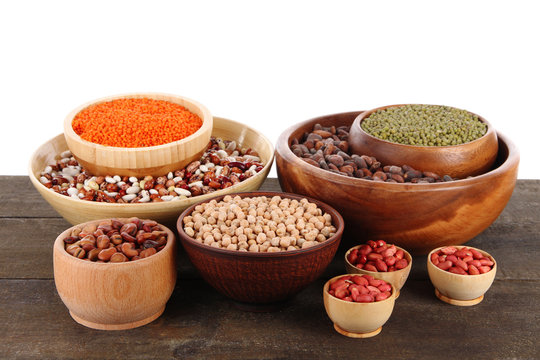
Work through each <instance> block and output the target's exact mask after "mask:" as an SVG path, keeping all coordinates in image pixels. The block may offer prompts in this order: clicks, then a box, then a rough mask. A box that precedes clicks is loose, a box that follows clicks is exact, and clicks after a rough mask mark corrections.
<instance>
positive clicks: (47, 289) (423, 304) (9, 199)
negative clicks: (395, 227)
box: [0, 176, 540, 360]
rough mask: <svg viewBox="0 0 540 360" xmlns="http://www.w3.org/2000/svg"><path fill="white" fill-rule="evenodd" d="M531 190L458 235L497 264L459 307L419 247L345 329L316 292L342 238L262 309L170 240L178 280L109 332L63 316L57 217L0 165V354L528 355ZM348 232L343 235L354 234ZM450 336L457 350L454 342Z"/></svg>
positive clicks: (539, 353) (534, 191)
mask: <svg viewBox="0 0 540 360" xmlns="http://www.w3.org/2000/svg"><path fill="white" fill-rule="evenodd" d="M278 188H279V185H278V182H277V180H276V179H267V181H266V182H265V183H264V184H263V186H262V187H261V190H266V191H275V190H277V189H278ZM539 193H540V180H518V182H517V185H516V189H515V191H514V193H513V195H512V198H511V199H510V202H509V203H508V205H507V206H506V208H505V209H504V211H503V212H502V214H501V215H500V216H499V218H498V219H497V220H496V221H495V222H494V223H493V224H492V225H491V226H490V227H489V228H488V229H487V230H486V231H484V232H483V233H481V234H480V235H478V236H477V237H475V238H474V239H473V240H471V241H470V242H469V243H468V244H467V245H470V246H474V247H477V248H480V249H484V250H486V251H488V252H489V253H490V254H491V255H493V256H494V257H495V258H496V259H497V262H498V266H499V268H498V270H497V276H496V279H495V281H494V283H493V285H492V286H491V288H490V290H489V292H488V293H487V294H486V298H485V299H484V300H483V301H482V303H480V304H478V305H476V306H473V307H470V308H463V307H457V306H451V305H448V304H445V303H443V302H442V301H440V300H438V299H437V298H436V296H435V294H434V288H433V286H432V285H431V283H430V280H429V278H428V274H427V269H426V256H414V261H413V268H412V270H411V273H410V275H409V279H408V280H407V282H406V284H405V286H404V287H403V289H402V291H401V295H400V297H399V299H397V301H396V303H395V307H394V310H393V312H392V316H391V317H390V319H389V320H388V322H387V323H386V324H385V325H384V327H383V330H382V332H381V333H380V334H379V335H377V336H375V337H373V338H370V339H358V340H354V339H349V338H347V337H345V336H342V335H340V334H338V333H337V332H336V331H335V330H334V328H333V326H332V322H331V321H330V319H329V318H328V316H327V315H326V313H325V310H324V306H323V299H322V294H321V291H322V286H323V285H324V283H325V282H326V280H328V279H330V278H332V277H334V276H337V275H340V274H343V273H344V272H345V268H344V261H343V256H344V254H345V251H346V250H347V249H348V248H349V247H347V246H344V244H343V241H342V245H340V248H339V249H338V253H337V254H336V256H335V257H334V260H333V261H332V263H331V264H330V265H329V266H328V268H327V269H326V271H325V272H324V273H323V275H322V276H321V277H320V278H319V279H317V280H315V281H314V282H313V283H312V284H311V285H309V286H308V287H307V288H305V289H304V290H303V291H301V292H299V293H298V294H297V295H296V296H295V297H294V298H293V299H292V300H291V301H290V302H289V303H288V305H287V306H286V307H284V308H283V309H282V310H281V311H278V312H272V313H251V312H243V311H240V310H238V309H237V308H236V307H235V306H234V305H233V304H232V302H231V301H229V300H228V299H227V298H226V297H225V296H224V295H222V294H220V293H219V292H217V291H215V290H214V289H213V288H212V287H211V286H210V285H208V284H207V283H206V282H205V281H203V280H202V279H201V278H200V276H199V275H198V273H197V272H196V271H195V269H194V268H193V266H192V265H191V264H190V263H189V260H188V258H187V256H186V255H185V252H184V251H183V250H182V249H179V254H178V256H179V257H178V260H179V264H178V271H179V273H178V281H177V283H176V287H175V290H174V291H173V294H172V296H171V298H170V300H169V302H168V304H167V307H166V309H165V312H164V313H163V315H162V316H160V317H159V318H158V319H157V320H155V321H154V322H152V323H150V324H148V325H145V326H143V327H140V328H137V329H132V330H123V331H117V332H114V333H110V332H104V331H97V330H92V329H89V328H86V327H84V326H81V325H79V324H77V323H76V322H75V321H73V320H72V318H71V317H70V316H69V313H68V311H67V308H66V307H65V306H64V304H63V303H62V301H61V299H60V297H59V296H58V294H57V292H56V289H55V285H54V280H52V276H53V272H52V244H53V242H54V239H55V238H56V236H57V235H58V234H59V233H60V232H61V231H63V230H64V229H66V228H67V227H69V223H67V222H66V221H65V220H63V219H62V218H60V217H59V216H58V215H57V214H56V213H51V209H50V207H48V205H47V204H46V202H45V201H44V200H43V199H42V198H41V196H40V195H39V194H38V193H37V191H36V190H34V189H33V188H32V186H30V182H29V181H28V180H27V177H24V176H0V200H1V201H0V247H1V248H2V251H0V306H1V307H2V311H1V312H0V332H2V334H3V340H2V341H1V342H0V358H2V359H7V358H9V359H44V358H45V359H52V358H54V359H74V358H85V359H104V358H107V359H126V358H130V359H148V358H152V359H171V358H182V359H209V358H221V359H239V358H248V359H249V358H251V359H253V358H257V359H289V358H298V359H304V358H309V359H320V358H329V357H332V358H345V359H346V358H355V355H354V354H357V353H361V354H362V357H364V358H372V359H374V358H381V357H386V358H396V357H399V358H404V359H405V358H406V359H409V358H420V359H422V358H428V359H433V358H440V357H441V356H440V354H444V358H445V359H458V360H461V359H463V352H466V353H468V354H474V358H475V359H538V358H540V349H539V347H538V344H537V343H538V341H537V337H538V335H537V334H538V331H540V328H539V324H538V320H537V319H538V317H539V316H540V301H539V299H540V280H539V279H540V264H539V262H538V261H537V259H538V258H539V257H540V246H539V244H540V215H539V214H540V197H539V196H538V194H539ZM13 194H17V195H13ZM17 200H19V201H17ZM51 216H54V217H56V218H55V219H50V217H51ZM350 236H351V238H350V239H349V240H348V241H349V242H351V243H353V244H355V245H356V244H358V243H359V240H358V238H357V237H356V236H355V234H354V233H353V234H350ZM344 240H345V239H344ZM36 278H37V279H36ZM449 329H459V331H449ZM456 344H459V346H460V349H461V350H462V351H463V352H456V351H455V349H456Z"/></svg>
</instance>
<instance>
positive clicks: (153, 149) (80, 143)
mask: <svg viewBox="0 0 540 360" xmlns="http://www.w3.org/2000/svg"><path fill="white" fill-rule="evenodd" d="M125 98H150V99H154V100H165V101H169V102H173V103H176V104H179V105H181V106H183V107H185V108H186V109H188V110H189V111H190V112H192V113H194V114H196V115H198V116H199V117H200V118H201V119H202V121H203V123H202V126H201V127H200V128H199V130H197V131H196V132H195V133H193V134H191V135H190V136H188V137H186V138H184V139H181V140H178V141H174V142H171V143H168V144H163V145H158V146H149V147H142V148H123V147H114V146H105V145H100V144H96V143H92V142H89V141H86V140H83V139H81V137H80V136H79V135H77V134H76V133H75V131H74V130H73V127H72V125H71V123H72V121H73V118H74V117H75V116H76V115H77V114H78V113H79V112H80V111H81V110H83V109H85V108H87V107H88V106H90V105H95V104H98V103H103V102H107V101H112V100H117V99H125ZM212 121H213V119H212V115H211V114H210V111H208V109H207V108H206V107H204V106H203V105H201V104H199V103H198V102H196V101H193V100H191V99H188V98H185V97H181V96H177V95H169V94H160V93H143V94H124V95H116V96H109V97H105V98H101V99H98V100H94V101H91V102H89V103H86V104H84V105H81V106H79V107H77V108H76V109H75V110H73V111H72V112H70V113H69V114H68V116H67V117H66V119H65V120H64V135H65V137H66V142H67V145H68V148H69V149H70V150H71V152H72V153H73V155H74V156H75V158H76V159H77V160H78V161H79V163H80V164H81V165H82V166H83V167H84V168H86V169H88V170H89V171H90V172H91V173H93V174H94V175H111V174H112V175H121V176H124V175H126V176H144V175H153V176H159V175H163V174H167V173H168V172H169V171H174V170H177V169H180V168H182V167H184V166H186V165H187V164H189V163H190V162H192V161H193V160H196V159H198V158H199V157H200V156H201V155H202V153H203V152H204V150H205V149H206V146H207V145H208V142H209V141H210V134H211V133H212Z"/></svg>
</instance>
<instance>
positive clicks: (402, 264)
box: [394, 259, 409, 270]
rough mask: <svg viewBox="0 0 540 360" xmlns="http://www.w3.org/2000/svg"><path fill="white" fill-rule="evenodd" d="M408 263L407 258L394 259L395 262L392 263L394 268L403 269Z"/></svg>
mask: <svg viewBox="0 0 540 360" xmlns="http://www.w3.org/2000/svg"><path fill="white" fill-rule="evenodd" d="M408 265H409V262H408V261H407V259H400V260H398V261H396V264H395V265H394V266H395V267H396V270H401V269H405V268H406V267H407V266H408Z"/></svg>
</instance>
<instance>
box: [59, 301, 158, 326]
mask: <svg viewBox="0 0 540 360" xmlns="http://www.w3.org/2000/svg"><path fill="white" fill-rule="evenodd" d="M163 311H165V306H163V307H162V308H161V309H159V311H158V312H157V313H155V314H154V315H151V316H149V317H147V318H145V319H142V320H138V321H133V322H128V323H124V324H101V323H95V322H92V321H88V320H85V319H83V318H81V317H79V316H77V315H75V314H74V313H72V312H71V311H70V312H69V314H70V315H71V317H72V318H73V320H75V321H76V322H78V323H79V324H81V325H84V326H86V327H89V328H91V329H96V330H127V329H134V328H136V327H140V326H143V325H146V324H148V323H151V322H152V321H154V320H156V319H157V318H158V317H159V316H160V315H161V314H163Z"/></svg>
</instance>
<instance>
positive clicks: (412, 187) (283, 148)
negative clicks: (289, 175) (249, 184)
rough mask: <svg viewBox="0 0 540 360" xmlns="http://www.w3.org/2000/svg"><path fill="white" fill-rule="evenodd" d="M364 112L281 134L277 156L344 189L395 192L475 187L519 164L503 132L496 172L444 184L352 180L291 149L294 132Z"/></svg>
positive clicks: (322, 118)
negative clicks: (501, 156)
mask: <svg viewBox="0 0 540 360" xmlns="http://www.w3.org/2000/svg"><path fill="white" fill-rule="evenodd" d="M364 111H365V110H361V111H350V112H344V113H334V114H328V115H322V116H318V117H315V118H311V119H308V120H305V121H302V122H300V123H296V124H294V125H292V126H290V127H289V128H287V129H286V130H285V131H284V132H282V133H281V135H280V136H279V138H278V140H277V142H276V153H277V154H278V155H279V156H281V157H282V158H283V160H284V161H286V162H288V163H291V164H295V166H296V167H298V168H301V169H302V172H303V173H305V174H306V175H311V176H314V177H316V178H322V177H324V178H325V179H326V180H327V181H328V182H330V183H332V184H334V185H343V186H351V185H353V186H354V185H357V186H362V187H365V186H369V187H371V188H373V189H376V190H384V191H394V192H402V191H404V190H405V191H438V190H441V189H451V188H456V187H461V186H463V185H472V184H477V183H482V182H483V181H484V179H486V178H490V177H495V176H501V175H503V174H504V173H506V172H507V171H508V170H509V169H510V168H511V167H512V166H513V165H514V164H516V163H518V162H519V151H518V148H517V147H516V145H515V144H514V143H513V142H512V141H510V139H508V138H507V137H506V136H505V135H503V134H502V133H497V138H498V141H499V142H500V143H502V145H503V147H506V148H507V149H508V155H507V156H506V158H505V159H504V161H503V162H502V163H501V164H500V165H499V166H497V167H496V168H495V169H492V170H490V171H487V172H485V173H483V174H481V175H477V176H473V177H471V178H465V179H459V180H454V181H448V182H440V183H421V184H410V183H403V184H400V183H386V182H378V181H373V180H366V179H361V178H353V177H348V176H345V175H341V174H336V173H333V172H331V171H327V170H323V169H321V168H318V167H315V166H314V165H311V164H308V163H306V162H305V161H303V160H302V159H301V158H299V157H297V156H296V155H295V154H294V153H293V152H292V150H291V148H290V146H289V140H292V139H291V136H292V133H293V132H295V131H296V130H297V129H299V128H300V127H302V126H305V125H308V124H311V123H313V124H315V123H316V122H317V121H321V120H325V119H329V118H332V117H335V116H347V115H350V116H358V115H359V114H360V113H362V112H364ZM500 152H501V144H499V151H498V153H500Z"/></svg>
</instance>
